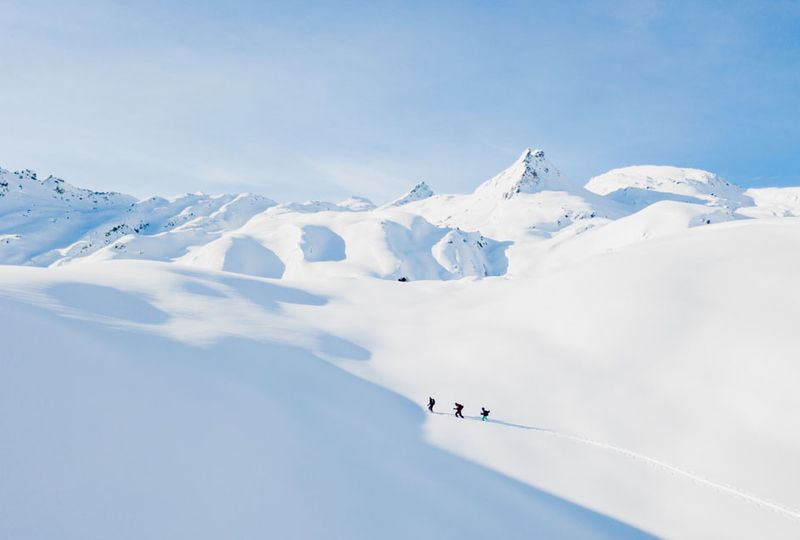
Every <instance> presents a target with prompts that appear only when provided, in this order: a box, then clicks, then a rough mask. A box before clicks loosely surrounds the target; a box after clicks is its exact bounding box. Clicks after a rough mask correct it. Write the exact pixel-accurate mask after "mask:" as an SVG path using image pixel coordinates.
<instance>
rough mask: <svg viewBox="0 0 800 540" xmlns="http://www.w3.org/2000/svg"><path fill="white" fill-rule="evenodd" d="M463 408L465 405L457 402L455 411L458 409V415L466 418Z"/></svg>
mask: <svg viewBox="0 0 800 540" xmlns="http://www.w3.org/2000/svg"><path fill="white" fill-rule="evenodd" d="M463 408H464V406H463V405H462V404H461V403H456V406H455V411H456V416H457V417H458V418H464V415H463V414H461V410H462V409H463Z"/></svg>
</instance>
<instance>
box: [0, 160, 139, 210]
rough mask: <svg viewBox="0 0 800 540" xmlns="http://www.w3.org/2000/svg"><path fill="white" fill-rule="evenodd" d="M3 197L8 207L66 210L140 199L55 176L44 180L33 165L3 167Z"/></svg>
mask: <svg viewBox="0 0 800 540" xmlns="http://www.w3.org/2000/svg"><path fill="white" fill-rule="evenodd" d="M0 200H2V201H3V207H4V208H6V209H12V208H13V209H18V208H22V207H24V208H25V210H32V209H33V208H36V207H47V208H61V209H63V210H64V211H70V210H81V211H86V210H97V209H102V208H109V207H118V206H129V205H131V204H133V203H135V202H136V199H135V198H134V197H131V196H129V195H124V194H122V193H116V192H106V191H92V190H89V189H83V188H78V187H75V186H73V185H72V184H69V183H67V182H65V181H64V180H62V179H61V178H56V177H55V176H48V177H47V178H45V179H44V180H41V179H39V177H38V175H37V174H36V172H34V171H32V170H30V169H24V170H22V171H14V172H11V171H8V170H6V169H3V168H0Z"/></svg>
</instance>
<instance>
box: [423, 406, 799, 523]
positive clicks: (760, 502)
mask: <svg viewBox="0 0 800 540" xmlns="http://www.w3.org/2000/svg"><path fill="white" fill-rule="evenodd" d="M434 414H438V415H444V416H451V414H449V413H443V412H434ZM466 418H467V419H469V420H476V421H479V422H481V421H482V420H481V419H480V417H479V416H467V417H466ZM486 422H487V423H492V424H497V425H501V426H505V427H510V428H515V429H524V430H528V431H535V432H537V433H543V434H546V435H552V436H554V437H560V438H562V439H568V440H571V441H575V442H578V443H581V444H585V445H587V446H594V447H596V448H602V449H604V450H610V451H612V452H616V453H617V454H621V455H623V456H626V457H629V458H632V459H635V460H638V461H643V462H645V463H648V464H650V465H653V466H655V467H658V468H660V469H664V470H666V471H669V472H671V473H674V474H677V475H678V476H683V477H684V478H688V479H689V480H692V481H693V482H695V483H697V484H699V485H702V486H706V487H710V488H712V489H716V490H718V491H721V492H724V493H728V494H729V495H733V496H735V497H738V498H740V499H742V500H744V501H747V502H748V503H751V504H755V505H756V506H759V507H761V508H764V509H767V510H771V511H773V512H776V513H778V514H781V515H783V516H785V517H787V518H790V519H793V520H797V521H800V511H797V510H793V509H791V508H788V507H786V506H783V505H781V504H778V503H775V502H772V501H769V500H766V499H763V498H761V497H757V496H756V495H752V494H750V493H748V492H746V491H744V490H741V489H739V488H737V487H734V486H730V485H727V484H721V483H719V482H714V481H713V480H709V479H708V478H705V477H703V476H701V475H699V474H695V473H693V472H690V471H687V470H686V469H682V468H680V467H676V466H675V465H671V464H669V463H667V462H665V461H661V460H660V459H656V458H652V457H650V456H646V455H644V454H640V453H639V452H635V451H633V450H628V449H627V448H622V447H620V446H615V445H613V444H609V443H605V442H602V441H597V440H594V439H589V438H587V437H582V436H580V435H573V434H571V433H565V432H562V431H558V430H555V429H549V428H543V427H536V426H526V425H524V424H514V423H511V422H505V421H503V420H493V419H487V420H486Z"/></svg>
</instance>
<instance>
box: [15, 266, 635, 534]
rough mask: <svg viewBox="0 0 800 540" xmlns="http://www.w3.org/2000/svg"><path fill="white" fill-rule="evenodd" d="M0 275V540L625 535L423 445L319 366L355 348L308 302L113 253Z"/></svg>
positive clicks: (413, 426) (300, 295)
mask: <svg viewBox="0 0 800 540" xmlns="http://www.w3.org/2000/svg"><path fill="white" fill-rule="evenodd" d="M0 283H2V287H1V288H0V290H2V291H3V294H2V295H1V297H0V329H1V332H2V333H0V336H2V340H3V342H4V344H5V345H4V355H3V358H2V361H0V432H2V433H3V435H4V436H3V440H2V444H0V463H3V465H4V466H3V467H2V468H0V480H1V481H0V536H1V537H3V538H33V537H50V538H53V537H58V538H81V539H83V538H111V537H113V538H220V537H225V538H231V537H233V538H265V537H267V538H411V537H423V538H425V537H432V536H435V537H452V538H489V537H495V536H499V537H503V538H520V539H522V538H530V537H531V536H537V535H543V536H546V537H552V538H575V537H581V538H610V537H613V538H618V537H640V536H643V534H642V533H640V532H638V531H636V530H635V529H633V528H630V527H627V526H625V525H623V524H621V523H618V522H615V521H614V520H611V519H609V518H605V517H603V516H601V515H599V514H596V513H594V512H592V511H590V510H587V509H584V508H581V507H580V506H577V505H574V504H572V503H570V502H567V501H566V500H563V499H560V498H558V497H553V496H551V495H549V494H547V493H544V492H542V491H540V490H537V489H535V488H532V487H530V486H527V485H525V484H523V483H520V482H517V481H514V480H512V479H510V478H508V477H506V476H503V475H500V474H498V473H496V472H493V471H491V470H490V469H486V468H484V467H481V466H479V465H476V464H473V463H470V462H469V461H467V460H464V459H461V458H458V457H456V456H454V455H452V454H450V453H448V452H445V451H442V450H440V449H437V448H435V447H434V446H431V445H430V444H427V443H426V442H425V441H424V439H423V437H422V425H423V421H424V419H425V417H424V415H423V414H422V412H421V411H420V409H419V408H418V407H417V406H415V405H414V404H413V403H412V402H411V401H408V400H407V399H404V398H402V397H400V396H397V395H396V394H393V393H391V392H389V391H387V390H385V389H382V388H380V387H378V386H375V385H373V384H370V383H368V382H366V381H364V380H361V379H359V378H356V377H354V376H352V375H350V374H348V373H347V372H346V371H343V370H340V369H338V368H336V367H334V366H332V365H331V364H329V363H327V362H324V361H323V360H321V359H320V358H319V356H318V354H321V353H324V354H326V355H329V356H335V357H339V358H349V359H352V360H353V361H363V360H365V359H366V358H367V357H368V353H366V351H364V350H363V349H361V348H359V347H358V346H357V345H356V344H353V343H350V342H347V341H344V340H341V339H338V338H336V337H334V336H332V335H328V334H326V333H324V332H321V331H318V330H315V329H314V327H313V326H309V325H307V324H306V323H305V322H304V321H301V320H298V318H297V317H295V316H293V315H292V313H291V308H292V307H295V306H304V307H308V308H309V309H310V310H311V312H318V313H319V312H320V310H323V309H324V306H325V304H326V303H327V302H328V301H329V299H328V298H326V297H323V296H319V295H316V294H309V293H306V292H303V291H301V290H298V289H293V288H289V287H285V286H281V285H276V284H273V283H271V282H268V281H259V280H254V279H244V278H241V277H235V276H234V275H232V274H213V273H210V274H207V273H202V272H194V271H186V270H183V269H179V268H177V267H175V268H173V267H172V266H168V265H164V264H163V263H140V262H131V261H122V262H114V261H112V262H105V263H100V264H97V265H91V264H87V265H83V266H81V267H76V269H75V270H66V269H60V270H54V269H48V270H34V269H25V270H22V269H20V268H3V269H0ZM12 314H13V315H12ZM43 335H46V336H47V339H40V338H41V336H43Z"/></svg>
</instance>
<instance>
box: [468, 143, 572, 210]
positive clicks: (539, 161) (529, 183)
mask: <svg viewBox="0 0 800 540" xmlns="http://www.w3.org/2000/svg"><path fill="white" fill-rule="evenodd" d="M576 187H579V186H575V185H573V184H572V182H570V181H569V180H567V179H566V178H565V177H564V176H562V174H561V172H560V171H559V170H558V169H557V168H556V167H555V166H554V165H553V164H552V163H550V161H549V160H548V159H547V158H545V155H544V151H543V150H540V149H533V148H526V149H525V151H523V152H522V154H520V156H519V158H517V160H516V161H515V162H514V163H513V164H512V165H511V166H510V167H508V168H507V169H505V170H504V171H502V172H501V173H500V174H498V175H497V176H494V177H492V178H490V179H489V180H487V181H486V182H484V183H483V184H481V185H480V186H478V188H477V189H476V190H475V194H476V195H481V196H489V197H496V198H498V199H511V198H512V197H514V196H515V195H517V194H518V193H535V192H538V191H574V190H575V188H576Z"/></svg>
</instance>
